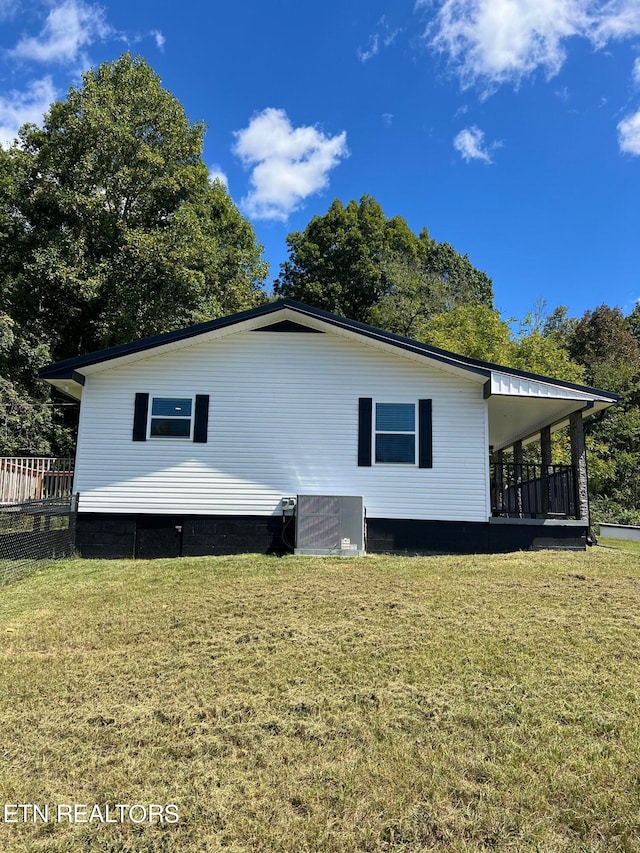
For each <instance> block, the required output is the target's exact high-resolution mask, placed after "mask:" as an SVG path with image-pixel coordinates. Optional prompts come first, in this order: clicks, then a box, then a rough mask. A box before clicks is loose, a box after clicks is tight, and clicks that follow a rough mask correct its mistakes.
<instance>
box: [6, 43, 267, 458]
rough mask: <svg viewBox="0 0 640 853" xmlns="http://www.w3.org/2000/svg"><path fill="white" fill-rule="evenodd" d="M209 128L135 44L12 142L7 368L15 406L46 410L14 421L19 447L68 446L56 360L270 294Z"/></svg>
mask: <svg viewBox="0 0 640 853" xmlns="http://www.w3.org/2000/svg"><path fill="white" fill-rule="evenodd" d="M203 134H204V127H203V125H201V124H198V123H195V124H194V123H191V122H189V120H188V119H187V117H186V115H185V112H184V109H183V107H182V106H181V104H180V103H179V102H178V101H177V100H176V99H175V98H174V96H173V95H171V94H170V93H169V92H168V91H166V90H165V89H163V88H162V86H161V84H160V80H159V78H158V77H157V75H156V74H155V73H154V72H153V71H152V70H151V68H150V67H149V66H148V65H147V63H146V62H145V61H144V60H142V59H140V58H133V57H132V56H131V55H130V54H125V55H124V56H122V57H120V59H118V60H116V61H115V62H109V63H105V64H103V65H101V66H100V67H98V68H96V69H92V70H91V71H89V72H88V73H86V74H85V75H84V77H83V81H82V85H81V86H72V87H71V88H70V90H69V92H68V95H67V98H66V99H65V100H61V101H57V102H55V103H53V104H52V105H51V107H50V109H49V111H48V112H47V114H46V116H45V119H44V124H43V127H42V128H38V127H36V126H35V125H25V126H24V127H23V128H22V129H21V130H20V134H19V144H18V145H15V146H13V147H12V148H10V149H8V150H3V149H2V148H0V311H3V312H5V313H6V314H7V315H8V317H9V318H10V319H11V327H10V330H11V336H12V342H11V344H10V345H9V346H8V349H7V347H5V353H4V356H3V359H2V361H0V376H1V377H2V378H3V383H4V384H3V392H4V394H5V395H6V396H7V398H9V397H11V399H14V397H12V394H13V392H15V399H14V403H12V409H11V411H13V412H15V411H18V408H19V407H18V403H19V402H21V404H22V403H24V404H25V405H27V404H29V405H32V406H33V407H34V409H33V411H34V412H35V411H36V410H37V411H38V412H39V413H40V414H39V415H38V417H37V418H36V417H35V415H34V417H33V418H31V417H30V416H29V417H27V414H26V413H25V412H24V411H23V412H22V415H21V417H22V418H23V419H24V420H25V421H28V422H29V423H31V424H33V429H32V430H31V431H29V430H27V431H26V432H25V431H24V430H23V431H20V430H19V429H17V428H16V426H15V423H17V421H16V422H15V423H14V425H13V426H7V427H6V429H5V435H6V436H8V435H9V434H13V435H14V436H15V441H14V442H13V444H12V445H11V447H13V450H11V452H20V453H22V452H43V450H45V449H47V448H53V449H54V450H55V449H57V450H62V447H61V441H63V443H64V430H63V429H62V431H60V430H58V433H57V434H56V428H55V419H54V421H51V416H50V407H49V408H46V405H47V399H48V396H47V392H46V389H44V388H42V387H40V386H38V385H37V384H35V383H34V382H33V378H32V377H33V373H34V371H35V369H37V367H39V366H41V365H42V364H45V363H47V362H48V361H51V360H58V359H62V358H67V357H71V356H75V355H78V354H80V353H83V352H88V351H91V350H94V349H98V348H101V347H105V346H111V345H114V344H118V343H123V342H125V341H129V340H133V339H135V338H139V337H144V336H148V335H153V334H157V333H160V332H166V331H169V330H171V329H174V328H179V327H181V326H186V325H189V324H191V323H195V322H199V321H201V320H204V319H209V318H213V317H217V316H221V315H224V314H227V313H232V312H233V311H236V310H240V309H243V308H247V307H251V306H253V305H256V304H259V303H260V302H262V301H264V299H265V295H264V292H263V290H262V289H261V284H262V283H263V281H264V278H265V276H266V272H267V269H266V264H265V263H264V261H262V260H261V251H262V249H261V246H260V245H259V244H258V243H257V241H256V238H255V234H254V232H253V229H252V227H251V225H250V224H249V223H248V222H247V221H246V220H245V219H244V218H243V217H242V216H241V215H240V213H239V211H238V210H237V208H236V207H235V205H234V204H233V202H232V200H231V198H230V196H229V195H228V193H227V191H226V189H225V187H224V186H223V185H222V184H221V183H220V182H219V181H214V182H213V183H211V182H210V181H209V176H208V171H207V168H206V166H205V164H204V162H203V160H202V140H203ZM5 343H6V341H5ZM17 407H18V408H17ZM43 407H45V408H43ZM5 409H6V406H5ZM45 409H46V411H45ZM56 411H59V410H58V409H57V410H56ZM45 415H46V416H45ZM7 441H8V439H7ZM51 442H53V445H52V444H51ZM8 446H9V445H8V444H7V442H6V441H5V450H4V452H9V450H7V447H8Z"/></svg>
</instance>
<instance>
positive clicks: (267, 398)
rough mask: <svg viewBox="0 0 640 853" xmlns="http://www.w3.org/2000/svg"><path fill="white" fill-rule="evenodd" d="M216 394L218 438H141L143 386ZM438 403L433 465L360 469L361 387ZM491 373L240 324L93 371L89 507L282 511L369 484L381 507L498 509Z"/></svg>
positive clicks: (86, 478) (413, 511)
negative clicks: (486, 376) (492, 490)
mask: <svg viewBox="0 0 640 853" xmlns="http://www.w3.org/2000/svg"><path fill="white" fill-rule="evenodd" d="M137 392H138V393H139V392H145V393H149V394H150V405H151V400H152V398H153V397H177V398H193V397H194V396H195V395H196V394H208V395H209V396H210V408H209V428H208V443H207V444H200V445H198V444H194V443H193V442H185V441H176V440H175V439H169V438H167V439H164V438H160V437H154V438H153V439H152V440H147V441H145V442H133V441H132V424H133V410H134V400H135V395H136V393H137ZM360 397H371V398H373V399H374V400H378V401H384V402H386V401H391V402H393V401H403V400H404V401H407V402H409V401H415V400H418V399H431V400H432V401H433V402H432V405H433V468H429V469H421V468H418V466H417V465H397V464H390V465H373V466H371V467H368V468H365V467H358V464H357V463H358V399H359V398H360ZM486 423H487V422H486V401H484V400H483V396H482V384H481V383H478V382H475V381H471V380H467V379H462V378H460V379H459V378H457V377H455V376H452V375H451V373H445V372H444V371H441V370H439V369H438V368H437V367H435V366H433V367H432V366H431V365H430V364H429V363H428V362H426V361H425V362H423V363H418V362H416V361H413V360H410V359H407V358H404V357H403V356H402V355H399V354H398V355H395V354H391V353H386V352H384V351H382V350H380V349H378V348H375V347H372V346H368V345H367V344H366V343H365V342H362V343H361V342H359V341H353V340H350V339H348V338H346V337H343V336H341V335H336V334H331V333H326V334H304V333H295V332H294V333H284V332H283V333H267V332H250V331H239V332H237V333H235V334H231V335H228V336H226V337H224V338H222V339H219V340H209V341H207V340H203V339H201V338H198V339H196V340H195V341H194V344H193V346H190V347H186V348H183V349H180V350H177V351H174V352H168V353H158V352H153V351H150V353H149V356H148V357H147V358H144V359H141V360H138V361H135V362H133V363H131V364H128V365H121V366H120V367H116V366H114V367H113V368H110V369H108V370H104V371H102V372H100V373H94V374H92V375H89V376H88V377H87V381H86V385H85V387H84V391H83V399H82V412H81V424H80V435H79V441H78V452H77V460H76V479H75V489H76V490H77V491H78V492H79V493H80V510H81V511H82V512H123V513H126V512H135V513H172V514H182V513H184V514H207V515H208V514H211V515H272V514H274V513H279V502H280V499H281V498H282V497H284V496H292V495H297V494H327V495H332V494H338V495H339V494H346V495H362V496H363V497H364V502H365V506H366V510H367V514H368V516H369V517H372V518H413V519H435V520H438V519H440V520H465V521H486V520H487V505H488V477H487V458H488V438H487V432H486Z"/></svg>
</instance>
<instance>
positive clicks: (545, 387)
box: [38, 299, 619, 406]
mask: <svg viewBox="0 0 640 853" xmlns="http://www.w3.org/2000/svg"><path fill="white" fill-rule="evenodd" d="M240 330H251V331H264V332H272V333H273V332H281V333H287V334H290V333H295V332H302V333H308V332H323V331H333V332H335V333H337V334H342V335H346V336H348V337H350V338H352V339H354V338H355V339H359V340H361V341H363V342H366V343H368V344H369V345H371V346H376V347H381V348H384V349H386V350H391V351H395V352H396V353H399V354H402V355H404V356H405V357H408V358H411V359H413V360H417V361H423V360H424V359H427V360H429V361H431V362H434V363H435V365H436V366H438V367H440V368H441V369H442V370H445V371H448V372H451V373H454V374H457V375H463V376H466V377H467V378H468V379H471V380H475V381H477V382H484V383H485V396H487V397H490V396H493V395H499V396H526V397H529V398H531V397H546V398H548V397H550V396H551V397H555V398H563V399H568V400H572V401H573V402H575V403H579V402H584V403H585V404H586V403H588V402H590V401H594V400H597V401H600V402H601V403H603V404H604V405H605V406H606V405H611V404H612V403H615V402H616V401H617V400H618V399H619V398H618V396H617V395H615V394H610V393H607V392H604V391H598V390H596V389H593V388H588V387H586V386H581V385H576V384H574V383H570V382H564V381H562V380H559V379H553V378H550V377H545V376H540V375H538V374H534V373H527V372H526V371H522V370H517V369H514V368H509V367H503V366H500V365H496V364H491V363H490V362H483V361H479V360H477V359H473V358H468V357H466V356H462V355H458V354H456V353H452V352H449V351H447V350H443V349H440V348H438V347H433V346H429V345H428V344H424V343H421V342H419V341H414V340H412V339H410V338H405V337H402V336H400V335H396V334H393V333H391V332H385V331H383V330H382V329H377V328H375V327H373V326H368V325H366V324H365V323H360V322H357V321H355V320H348V319H346V318H344V317H339V316H338V315H335V314H331V313H329V312H328V311H323V310H321V309H319V308H314V307H311V306H309V305H305V304H303V303H300V302H295V301H293V300H290V299H281V300H279V301H277V302H271V303H268V304H266V305H261V306H259V307H258V308H252V309H249V310H247V311H241V312H239V313H237V314H233V315H230V316H228V317H221V318H218V319H215V320H209V321H206V322H204V323H199V324H197V325H194V326H189V327H187V328H185V329H177V330H175V331H172V332H167V333H164V334H161V335H155V336H153V337H150V338H144V339H141V340H137V341H132V342H130V343H128V344H122V345H119V346H115V347H110V348H108V349H103V350H98V351H97V352H93V353H88V354H87V355H83V356H77V357H75V358H71V359H66V360H65V361H60V362H56V363H55V364H51V365H48V366H47V367H43V368H42V369H41V370H40V371H39V372H38V377H39V378H40V379H42V380H44V381H46V382H49V383H50V384H52V385H54V386H56V387H58V388H59V389H60V390H62V391H63V392H64V393H67V394H69V395H70V396H73V397H75V398H76V399H79V398H80V396H81V393H82V384H83V383H84V377H85V376H86V375H90V374H91V373H95V372H100V371H102V370H105V369H110V368H111V367H112V366H116V365H117V364H123V363H128V362H130V361H137V360H139V359H144V358H150V357H152V356H154V355H155V354H156V353H160V352H168V351H171V350H173V349H181V348H183V347H185V346H192V345H193V344H194V342H195V340H196V339H197V338H200V337H203V336H205V337H211V338H218V337H224V336H226V335H229V334H233V333H235V332H237V331H240Z"/></svg>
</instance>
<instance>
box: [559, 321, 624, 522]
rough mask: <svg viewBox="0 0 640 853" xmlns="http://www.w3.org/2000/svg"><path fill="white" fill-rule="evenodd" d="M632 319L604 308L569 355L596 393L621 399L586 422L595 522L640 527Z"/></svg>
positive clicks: (583, 325)
mask: <svg viewBox="0 0 640 853" xmlns="http://www.w3.org/2000/svg"><path fill="white" fill-rule="evenodd" d="M633 320H634V314H633V313H632V314H631V316H630V317H625V316H624V314H623V313H622V311H621V310H620V309H619V308H611V307H609V306H608V305H600V306H598V307H597V308H595V309H594V310H593V311H586V312H585V313H584V315H583V316H582V317H581V318H580V319H579V320H578V321H577V322H576V323H575V324H574V326H573V328H572V329H571V331H570V334H569V336H568V343H569V352H570V354H571V356H572V357H573V358H574V359H576V360H577V361H579V362H580V363H581V364H582V365H583V367H584V370H585V373H586V381H587V382H588V383H589V384H590V385H593V386H595V387H596V388H603V389H606V390H609V391H615V392H617V393H619V394H620V395H621V400H620V403H618V405H616V406H614V407H613V408H611V409H609V410H608V411H607V412H605V413H604V414H603V415H601V416H597V417H595V418H592V419H590V420H589V421H587V427H586V429H587V440H588V446H589V451H590V455H589V476H590V488H591V490H592V493H593V494H594V497H595V499H594V501H593V502H592V506H593V508H594V511H595V515H596V518H602V519H603V520H609V521H619V522H622V523H638V522H640V346H639V344H638V340H637V338H636V337H634V334H633V331H632V329H633V325H632V324H633Z"/></svg>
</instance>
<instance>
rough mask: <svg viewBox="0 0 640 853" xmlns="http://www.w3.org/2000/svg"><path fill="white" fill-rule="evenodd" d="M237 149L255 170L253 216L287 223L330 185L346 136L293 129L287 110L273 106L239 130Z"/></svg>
mask: <svg viewBox="0 0 640 853" xmlns="http://www.w3.org/2000/svg"><path fill="white" fill-rule="evenodd" d="M235 137H236V143H235V145H234V153H235V154H236V155H237V156H238V157H239V158H240V159H241V161H242V163H243V165H244V166H245V168H247V169H251V170H252V172H251V191H250V192H249V194H248V195H247V196H246V197H245V198H244V199H243V202H242V204H243V207H244V209H245V210H246V212H247V213H248V215H249V216H251V217H253V218H255V219H277V220H281V221H285V220H286V219H287V217H288V216H289V214H290V213H292V212H293V211H294V210H297V209H298V208H299V207H300V206H301V204H302V202H303V201H304V200H305V199H306V198H307V197H308V196H310V195H313V194H314V193H316V192H318V191H319V190H321V189H324V187H326V186H327V184H328V182H329V180H328V176H329V172H330V171H331V169H333V168H335V167H336V166H337V165H338V163H339V162H340V160H341V159H342V158H343V157H346V156H347V155H348V153H349V152H348V150H347V134H346V133H345V132H344V131H343V132H342V133H339V134H337V135H336V136H331V137H330V136H326V135H325V134H324V133H322V131H320V130H318V128H317V127H296V128H294V127H292V125H291V122H290V121H289V118H288V117H287V114H286V112H285V111H284V110H279V109H274V108H273V107H269V108H268V109H266V110H263V112H261V113H257V114H256V115H254V117H253V118H252V119H251V121H250V122H249V125H248V127H246V128H244V130H239V131H236V133H235Z"/></svg>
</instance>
